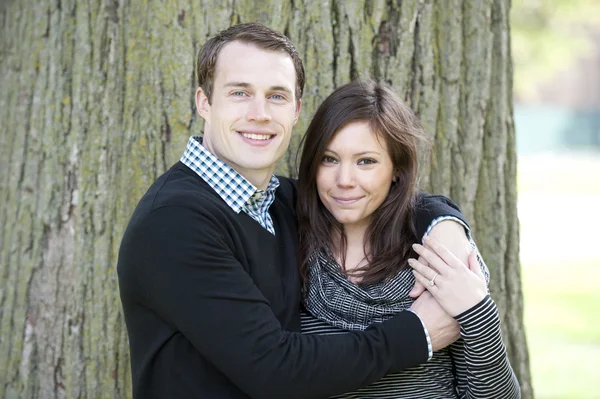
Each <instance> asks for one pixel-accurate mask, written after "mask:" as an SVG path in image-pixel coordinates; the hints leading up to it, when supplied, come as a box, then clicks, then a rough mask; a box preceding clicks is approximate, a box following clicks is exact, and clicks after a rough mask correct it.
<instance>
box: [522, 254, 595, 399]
mask: <svg viewBox="0 0 600 399" xmlns="http://www.w3.org/2000/svg"><path fill="white" fill-rule="evenodd" d="M599 265H600V258H599V259H597V260H596V261H590V262H585V263H581V262H578V264H577V268H576V269H577V272H576V273H573V272H572V270H571V272H570V273H566V271H568V270H565V269H566V267H565V265H564V264H562V263H559V264H547V263H546V264H543V265H531V264H530V265H524V267H523V288H524V293H525V294H524V295H525V298H524V300H525V326H526V329H527V338H528V343H529V351H530V359H531V371H532V376H533V386H534V390H535V394H536V395H535V397H536V398H537V399H592V398H600V393H598V392H599V390H600V388H599V387H598V381H597V380H598V376H599V373H600V317H599V316H600V290H599V289H598V287H599V286H600V279H599V277H600V275H599V274H600V273H599V272H598V270H599V269H600V268H599V267H598V266H599ZM542 272H543V273H542ZM540 276H545V277H544V278H543V279H540ZM581 276H589V277H590V280H591V279H592V278H593V279H594V281H595V286H594V284H589V281H590V280H587V282H588V284H586V281H583V282H582V281H577V279H578V278H579V279H581Z"/></svg>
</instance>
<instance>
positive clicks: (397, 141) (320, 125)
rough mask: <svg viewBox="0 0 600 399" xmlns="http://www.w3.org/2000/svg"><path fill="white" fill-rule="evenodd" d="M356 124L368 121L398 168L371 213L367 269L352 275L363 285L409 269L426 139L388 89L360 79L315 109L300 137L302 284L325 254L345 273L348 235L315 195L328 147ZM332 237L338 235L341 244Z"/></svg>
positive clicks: (299, 197) (365, 243) (410, 115)
mask: <svg viewBox="0 0 600 399" xmlns="http://www.w3.org/2000/svg"><path fill="white" fill-rule="evenodd" d="M353 122H368V123H369V125H370V127H371V129H372V131H373V132H374V133H375V134H377V136H378V138H379V139H383V140H385V143H386V144H387V149H388V151H389V155H390V158H391V159H392V163H393V166H394V172H393V173H394V181H393V182H392V185H391V187H390V191H389V193H388V195H387V197H386V198H385V200H384V201H383V203H382V204H381V205H380V206H379V208H377V209H376V210H375V211H374V212H373V214H372V215H371V222H370V225H369V226H368V228H367V232H366V235H365V239H364V244H363V245H364V249H365V254H366V260H367V262H368V266H365V267H362V268H360V269H357V272H354V271H353V274H355V273H356V274H355V275H357V276H360V277H361V284H371V283H375V282H379V281H383V280H385V279H386V278H388V277H392V276H393V275H394V274H396V273H397V272H398V270H400V269H401V268H402V267H405V265H406V263H407V260H408V258H409V257H410V256H411V251H412V247H411V245H412V244H413V243H414V242H416V241H417V240H416V233H415V227H414V223H413V209H414V206H415V192H416V187H415V186H416V180H417V176H418V156H417V152H418V147H419V144H420V143H421V142H424V141H425V135H424V133H423V129H422V127H421V123H420V121H419V119H418V118H417V116H416V115H415V114H414V113H413V112H412V110H411V109H410V108H409V107H408V106H407V105H406V104H404V102H403V101H402V100H400V98H399V97H398V96H397V95H396V94H394V92H393V91H392V90H391V89H390V87H389V86H387V85H385V84H383V83H378V82H374V81H370V80H369V81H356V82H352V83H348V84H346V85H344V86H341V87H340V88H338V89H336V90H335V91H334V92H333V93H332V94H331V95H330V96H329V97H327V98H326V99H325V101H323V103H322V104H321V106H320V107H319V108H318V109H317V112H316V113H315V115H314V117H313V119H312V121H311V123H310V125H309V127H308V130H307V131H306V133H305V135H304V137H303V138H302V144H301V147H302V155H301V158H300V169H299V174H298V203H297V212H298V222H299V226H298V228H299V235H300V247H299V263H300V274H301V276H302V279H303V281H304V282H306V279H307V276H308V268H309V266H310V265H309V262H310V260H312V259H313V258H314V256H315V255H316V254H318V253H319V252H320V251H322V250H329V251H331V253H333V254H334V255H338V256H339V258H340V259H342V265H341V266H342V268H343V269H345V254H346V245H347V242H346V236H345V235H344V231H343V226H342V224H341V223H339V222H338V221H337V220H336V219H335V218H334V217H333V215H332V214H331V213H330V212H329V211H328V210H327V209H326V208H325V206H324V205H323V203H322V202H321V200H320V199H319V194H318V192H317V172H318V170H319V168H320V167H321V164H322V160H323V157H324V154H325V150H326V149H327V146H328V145H329V143H330V142H331V140H332V139H333V137H334V136H335V135H336V133H337V132H339V131H340V130H341V129H343V128H344V127H345V126H346V125H348V124H350V123H353ZM334 237H340V238H341V239H340V240H339V242H337V241H335V240H334Z"/></svg>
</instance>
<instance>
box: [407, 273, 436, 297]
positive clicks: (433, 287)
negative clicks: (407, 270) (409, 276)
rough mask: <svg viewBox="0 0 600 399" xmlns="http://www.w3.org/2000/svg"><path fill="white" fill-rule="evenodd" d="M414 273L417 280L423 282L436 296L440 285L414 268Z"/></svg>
mask: <svg viewBox="0 0 600 399" xmlns="http://www.w3.org/2000/svg"><path fill="white" fill-rule="evenodd" d="M413 274H414V275H415V280H417V281H418V282H419V283H421V284H423V286H424V287H425V289H426V290H427V291H429V292H431V294H432V295H433V296H434V297H435V294H436V293H437V290H438V287H437V286H436V285H435V284H433V285H432V284H430V281H431V280H429V279H428V278H427V277H425V276H423V275H422V274H421V273H419V272H418V271H416V270H414V269H413Z"/></svg>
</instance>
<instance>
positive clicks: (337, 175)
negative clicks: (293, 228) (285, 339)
mask: <svg viewBox="0 0 600 399" xmlns="http://www.w3.org/2000/svg"><path fill="white" fill-rule="evenodd" d="M423 137H424V136H423V131H422V129H421V127H420V123H419V121H418V119H417V117H416V116H415V115H414V114H413V112H412V111H411V110H410V109H409V108H408V107H407V106H406V105H404V104H403V103H402V101H401V100H400V99H399V98H398V97H397V96H396V95H394V93H393V92H392V91H391V90H390V89H389V88H388V87H386V86H384V85H382V84H379V83H374V82H362V83H361V82H353V83H350V84H347V85H345V86H342V87H340V88H339V89H337V90H336V91H334V92H333V93H332V94H331V95H330V96H329V97H328V98H327V99H326V100H325V101H324V102H323V104H322V105H321V106H320V107H319V109H318V110H317V112H316V114H315V116H314V118H313V120H312V122H311V124H310V126H309V128H308V130H307V132H306V135H305V137H304V139H303V152H302V157H301V162H300V171H299V172H300V173H299V178H298V208H297V210H298V217H299V232H300V267H301V274H302V277H303V279H304V283H305V288H306V289H305V307H306V309H307V310H308V313H304V314H303V317H302V327H303V332H304V333H307V334H333V333H341V332H343V330H347V329H365V328H366V327H367V326H368V325H369V324H371V323H373V322H381V321H383V320H385V319H387V318H389V317H391V315H393V314H394V313H396V312H399V311H402V310H406V309H408V308H409V307H410V305H411V303H412V302H413V298H411V296H410V295H409V294H410V291H411V288H412V287H413V286H414V284H415V277H416V279H417V281H419V282H420V283H421V284H423V285H424V286H425V287H426V289H427V290H428V291H429V292H430V293H431V295H433V296H434V297H435V298H436V299H437V300H438V302H439V303H440V305H441V306H442V307H443V308H444V310H445V311H446V312H447V313H449V314H450V315H452V316H454V317H455V318H456V319H457V320H458V322H459V324H460V326H461V339H459V341H457V342H456V343H454V344H452V345H451V346H450V347H448V348H446V349H444V350H442V351H438V352H436V353H434V355H433V357H432V359H431V360H430V361H428V362H427V363H425V364H423V365H421V366H419V367H416V368H413V369H409V370H405V371H404V372H401V373H396V374H390V375H388V376H386V377H385V378H384V379H382V380H381V381H379V382H377V383H374V384H372V385H371V386H368V387H366V388H363V389H360V390H358V391H356V392H353V393H348V394H345V395H342V396H340V397H342V398H367V397H368V398H420V399H422V398H486V399H490V398H502V399H511V398H519V397H520V390H519V386H518V383H517V381H516V378H515V376H514V373H513V371H512V369H511V367H510V364H509V362H508V358H507V356H506V349H505V347H504V344H503V343H502V338H501V332H500V322H499V318H498V312H497V309H496V306H495V304H494V302H493V301H492V299H491V298H490V297H489V295H488V293H487V285H486V283H487V281H486V280H487V277H486V276H487V275H488V274H487V267H485V264H483V262H481V268H480V267H479V266H478V263H477V260H476V257H475V253H476V251H475V250H473V251H472V254H471V255H470V256H469V260H470V261H469V264H470V267H467V266H466V263H467V262H466V261H465V262H463V261H461V260H460V259H459V258H457V257H456V256H454V255H453V254H452V253H451V252H450V251H449V250H448V249H446V248H445V247H444V246H443V245H441V244H440V243H439V242H437V241H436V240H434V239H429V238H426V239H425V243H426V244H427V246H421V245H416V246H415V247H414V248H413V243H415V242H420V241H421V240H422V239H423V238H424V237H426V236H428V235H429V233H430V231H432V230H433V231H435V230H436V229H438V228H441V226H442V224H441V223H440V224H438V222H440V221H441V220H446V219H451V220H452V221H444V223H445V224H446V225H447V224H452V226H453V227H450V228H455V227H456V226H458V225H457V224H456V223H460V225H461V229H460V230H462V231H464V232H465V233H466V234H462V231H461V232H459V233H460V235H462V238H461V237H460V236H457V237H459V238H458V239H457V241H456V243H455V244H453V243H450V244H451V246H452V247H453V248H458V251H457V252H460V248H461V245H464V244H465V243H471V245H472V248H475V246H474V243H473V241H472V240H471V239H470V231H469V228H468V225H467V224H466V222H465V221H464V218H463V216H462V214H461V213H460V212H459V211H458V208H457V207H456V206H455V205H454V204H453V203H452V202H451V201H449V200H447V199H445V198H444V197H441V196H432V195H427V194H417V193H416V189H415V186H416V180H417V152H418V145H419V142H420V141H422V138H423ZM434 226H435V227H434ZM463 227H464V228H463ZM445 228H447V227H445ZM461 240H462V241H461ZM413 249H414V251H416V254H418V255H420V259H419V261H417V260H415V259H412V258H411V256H415V252H413V251H412V250H413ZM463 249H464V247H463ZM455 252H456V251H455ZM463 258H466V255H465V256H463ZM465 260H466V259H465ZM409 266H411V267H409ZM482 269H483V271H482ZM484 274H485V276H484ZM457 293H458V294H457Z"/></svg>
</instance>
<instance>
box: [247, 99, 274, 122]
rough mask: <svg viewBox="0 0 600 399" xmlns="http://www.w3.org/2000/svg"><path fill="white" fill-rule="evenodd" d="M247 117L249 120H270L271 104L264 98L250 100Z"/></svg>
mask: <svg viewBox="0 0 600 399" xmlns="http://www.w3.org/2000/svg"><path fill="white" fill-rule="evenodd" d="M246 118H247V119H248V120H249V121H257V122H268V121H270V120H271V114H270V113H269V105H268V104H267V102H266V101H265V99H264V98H254V99H253V100H252V101H251V102H250V107H249V108H248V113H247V115H246Z"/></svg>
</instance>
